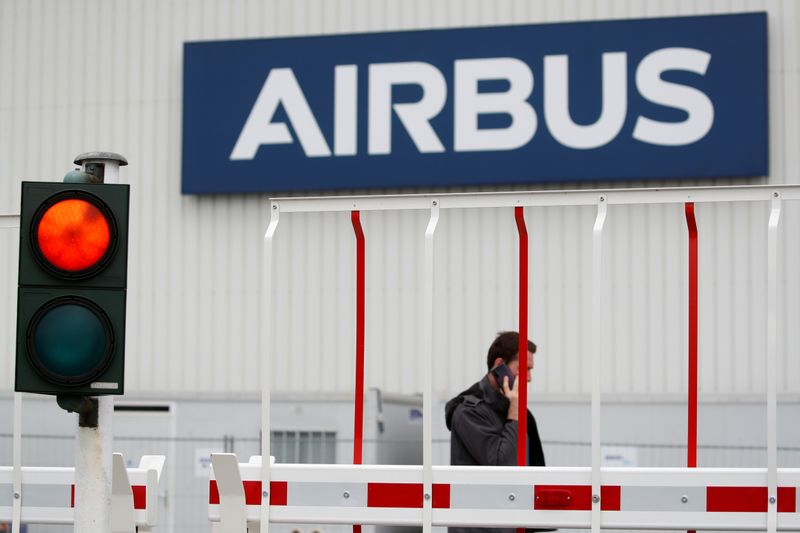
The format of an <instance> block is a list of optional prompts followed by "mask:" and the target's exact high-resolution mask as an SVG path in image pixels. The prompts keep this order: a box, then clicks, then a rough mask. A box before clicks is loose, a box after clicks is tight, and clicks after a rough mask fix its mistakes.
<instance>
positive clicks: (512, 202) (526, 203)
mask: <svg viewBox="0 0 800 533" xmlns="http://www.w3.org/2000/svg"><path fill="white" fill-rule="evenodd" d="M775 193H778V194H779V195H780V196H781V198H783V199H784V200H800V185H746V186H714V187H667V188H662V189H655V188H653V189H606V190H600V189H597V190H587V189H578V190H570V191H535V192H520V191H508V192H491V193H483V192H482V193H450V194H407V195H387V196H323V197H298V198H273V199H272V205H273V209H276V206H277V209H279V210H280V211H281V212H282V213H304V212H317V213H318V212H331V211H352V210H359V211H392V210H407V209H430V206H431V202H433V201H437V202H438V206H439V208H440V209H469V208H485V207H534V206H538V207H555V206H581V205H584V206H590V205H595V206H596V205H597V199H598V197H600V196H603V197H604V198H605V202H606V203H607V205H634V204H683V203H686V202H695V203H707V202H750V201H765V200H770V199H772V198H773V196H774V194H775Z"/></svg>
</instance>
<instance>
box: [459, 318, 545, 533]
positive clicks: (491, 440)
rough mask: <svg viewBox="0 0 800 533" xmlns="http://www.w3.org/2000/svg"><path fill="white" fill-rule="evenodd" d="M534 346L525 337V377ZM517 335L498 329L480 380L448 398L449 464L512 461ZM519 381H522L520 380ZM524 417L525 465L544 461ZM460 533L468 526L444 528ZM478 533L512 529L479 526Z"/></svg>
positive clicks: (530, 422)
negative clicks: (526, 348)
mask: <svg viewBox="0 0 800 533" xmlns="http://www.w3.org/2000/svg"><path fill="white" fill-rule="evenodd" d="M535 353H536V345H535V344H534V343H533V342H531V341H528V361H527V365H528V373H527V374H528V381H530V380H531V373H532V370H533V354H535ZM519 365H520V361H519V334H518V333H517V332H516V331H506V332H503V333H500V334H499V335H498V336H497V338H496V339H495V340H494V342H492V345H491V346H490V347H489V352H488V354H487V356H486V366H487V368H488V372H487V373H486V375H484V376H483V378H481V380H480V381H478V382H477V383H475V384H474V385H472V386H471V387H470V388H468V389H467V390H465V391H464V392H462V393H461V394H459V395H458V396H456V397H455V398H453V399H452V400H450V401H449V402H447V405H446V406H445V421H446V423H447V429H449V430H450V432H451V435H450V464H451V465H484V466H516V465H517V422H518V420H519V402H518V399H519V396H518V394H517V391H518V386H519V385H518V384H517V380H516V378H517V377H518V376H519ZM523 386H524V385H523ZM527 416H528V439H527V440H528V450H527V457H528V461H527V463H528V466H544V452H543V451H542V441H541V440H540V439H539V430H538V429H537V428H536V420H535V419H534V418H533V415H532V414H531V412H530V411H528V412H527ZM449 529H450V533H459V532H461V533H463V532H466V531H469V530H470V529H471V528H452V527H451V528H449ZM477 531H481V532H483V533H488V532H489V531H494V532H497V533H500V532H503V531H514V530H513V529H507V530H506V529H489V528H486V529H478V530H477Z"/></svg>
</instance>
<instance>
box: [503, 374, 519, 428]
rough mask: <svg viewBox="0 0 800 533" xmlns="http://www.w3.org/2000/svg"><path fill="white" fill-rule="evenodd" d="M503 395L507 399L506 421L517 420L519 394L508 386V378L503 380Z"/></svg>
mask: <svg viewBox="0 0 800 533" xmlns="http://www.w3.org/2000/svg"><path fill="white" fill-rule="evenodd" d="M503 394H504V395H505V397H506V398H508V415H506V418H507V419H508V420H519V394H517V389H512V388H511V387H509V386H508V376H506V377H504V378H503Z"/></svg>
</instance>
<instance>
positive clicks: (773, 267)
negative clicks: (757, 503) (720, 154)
mask: <svg viewBox="0 0 800 533" xmlns="http://www.w3.org/2000/svg"><path fill="white" fill-rule="evenodd" d="M780 218H781V195H780V193H779V192H778V191H775V192H773V193H772V210H771V211H770V215H769V226H768V230H767V498H768V504H767V533H775V531H776V530H777V521H778V514H777V513H778V437H777V426H778V400H777V393H778V384H777V374H778V365H777V361H778V223H779V222H780Z"/></svg>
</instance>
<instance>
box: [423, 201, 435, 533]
mask: <svg viewBox="0 0 800 533" xmlns="http://www.w3.org/2000/svg"><path fill="white" fill-rule="evenodd" d="M438 223H439V201H438V200H432V201H431V217H430V219H429V220H428V227H427V228H426V229H425V265H424V272H423V276H424V285H423V288H422V298H423V301H422V306H423V307H422V342H423V345H422V348H421V349H420V351H419V354H420V368H422V370H423V371H422V375H423V376H424V378H423V379H424V383H423V389H422V493H423V498H424V499H423V500H422V533H431V528H432V524H433V366H434V363H433V362H434V360H435V357H434V351H433V251H434V248H433V244H434V242H433V237H434V232H435V231H436V225H437V224H438Z"/></svg>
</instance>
